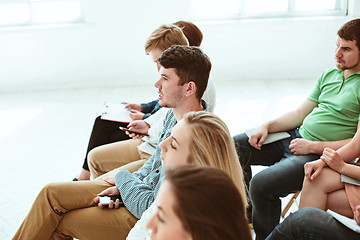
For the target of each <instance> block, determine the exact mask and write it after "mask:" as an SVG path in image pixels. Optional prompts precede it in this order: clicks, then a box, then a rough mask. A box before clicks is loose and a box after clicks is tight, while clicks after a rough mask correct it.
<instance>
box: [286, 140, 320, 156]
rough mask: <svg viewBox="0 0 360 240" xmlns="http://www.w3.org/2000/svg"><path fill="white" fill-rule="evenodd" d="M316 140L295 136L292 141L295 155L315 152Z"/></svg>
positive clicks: (291, 148)
mask: <svg viewBox="0 0 360 240" xmlns="http://www.w3.org/2000/svg"><path fill="white" fill-rule="evenodd" d="M313 144H314V142H311V141H309V140H306V139H304V138H295V139H294V140H292V141H291V142H290V145H289V148H290V151H291V152H292V153H293V154H295V155H307V154H312V153H314V150H313Z"/></svg>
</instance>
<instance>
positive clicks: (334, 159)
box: [320, 148, 346, 173]
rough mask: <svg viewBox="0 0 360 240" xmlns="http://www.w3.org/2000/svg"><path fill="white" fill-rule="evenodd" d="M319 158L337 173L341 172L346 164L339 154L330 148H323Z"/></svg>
mask: <svg viewBox="0 0 360 240" xmlns="http://www.w3.org/2000/svg"><path fill="white" fill-rule="evenodd" d="M320 159H321V160H322V161H324V162H325V163H326V165H328V166H329V167H330V168H331V169H332V170H334V171H337V172H338V173H342V170H343V168H344V167H345V164H346V163H345V162H344V161H343V160H342V158H341V157H340V155H339V154H338V153H337V152H336V151H335V150H333V149H331V148H325V149H324V152H323V155H322V156H321V157H320Z"/></svg>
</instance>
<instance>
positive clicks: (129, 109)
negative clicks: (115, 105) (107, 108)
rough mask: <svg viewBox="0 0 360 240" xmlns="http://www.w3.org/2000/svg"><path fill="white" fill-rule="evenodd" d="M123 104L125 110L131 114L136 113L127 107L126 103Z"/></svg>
mask: <svg viewBox="0 0 360 240" xmlns="http://www.w3.org/2000/svg"><path fill="white" fill-rule="evenodd" d="M122 104H124V105H125V108H126V109H127V110H128V111H129V112H131V113H134V112H133V111H132V110H131V109H130V108H129V107H128V106H127V105H126V103H124V102H122Z"/></svg>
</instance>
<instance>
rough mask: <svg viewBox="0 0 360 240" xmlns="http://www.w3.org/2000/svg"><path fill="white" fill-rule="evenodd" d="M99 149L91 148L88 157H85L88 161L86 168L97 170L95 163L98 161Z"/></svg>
mask: <svg viewBox="0 0 360 240" xmlns="http://www.w3.org/2000/svg"><path fill="white" fill-rule="evenodd" d="M99 152H100V151H99V148H98V147H96V148H93V149H92V150H91V151H90V152H89V153H88V156H87V161H88V166H89V168H90V169H96V168H97V162H98V159H99V155H100V153H99Z"/></svg>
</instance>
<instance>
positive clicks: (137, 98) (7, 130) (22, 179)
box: [0, 80, 315, 239]
mask: <svg viewBox="0 0 360 240" xmlns="http://www.w3.org/2000/svg"><path fill="white" fill-rule="evenodd" d="M314 83H315V80H288V81H283V80H282V81H280V80H279V81H259V80H256V81H255V80H254V81H240V80H239V81H234V82H215V85H216V89H217V105H216V108H215V113H216V114H217V115H219V116H220V117H222V118H223V120H224V121H225V122H226V123H227V124H228V126H229V129H230V131H231V133H232V134H233V135H234V134H237V133H240V132H243V131H245V130H246V129H248V128H252V127H255V126H257V125H259V124H261V123H262V122H264V121H266V120H268V119H271V118H274V117H276V116H279V115H280V114H283V113H285V112H286V111H288V110H291V109H293V108H295V107H297V106H298V105H299V104H301V103H302V102H303V101H304V99H305V98H306V96H307V95H308V94H309V92H310V90H311V89H312V86H313V84H314ZM140 94H141V95H140ZM156 96H157V94H156V90H155V89H154V87H153V86H151V85H149V86H142V87H133V88H98V89H71V90H61V91H37V92H25V93H24V92H13V93H2V94H0V155H1V157H0V161H1V174H0V187H1V197H0V239H11V237H12V236H13V235H14V233H15V232H16V230H17V228H18V227H19V226H20V224H21V222H22V220H23V219H24V217H25V216H26V214H27V212H28V211H29V209H30V207H31V205H32V203H33V201H34V199H35V198H36V196H37V194H38V192H39V191H40V190H41V188H42V187H43V186H44V185H45V184H47V183H49V182H58V181H70V180H71V179H72V178H74V177H75V176H77V175H78V173H79V172H80V169H81V166H82V162H83V158H84V154H85V151H86V146H87V141H88V138H89V135H90V132H91V127H92V124H93V121H94V119H95V117H96V116H98V115H99V114H100V113H101V110H102V105H103V103H104V101H105V100H107V101H114V102H119V101H123V100H126V101H129V102H144V101H147V100H151V99H155V98H156ZM259 170H261V168H258V169H257V171H259ZM255 171H256V169H255ZM285 200H286V199H285ZM285 200H284V201H285Z"/></svg>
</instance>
